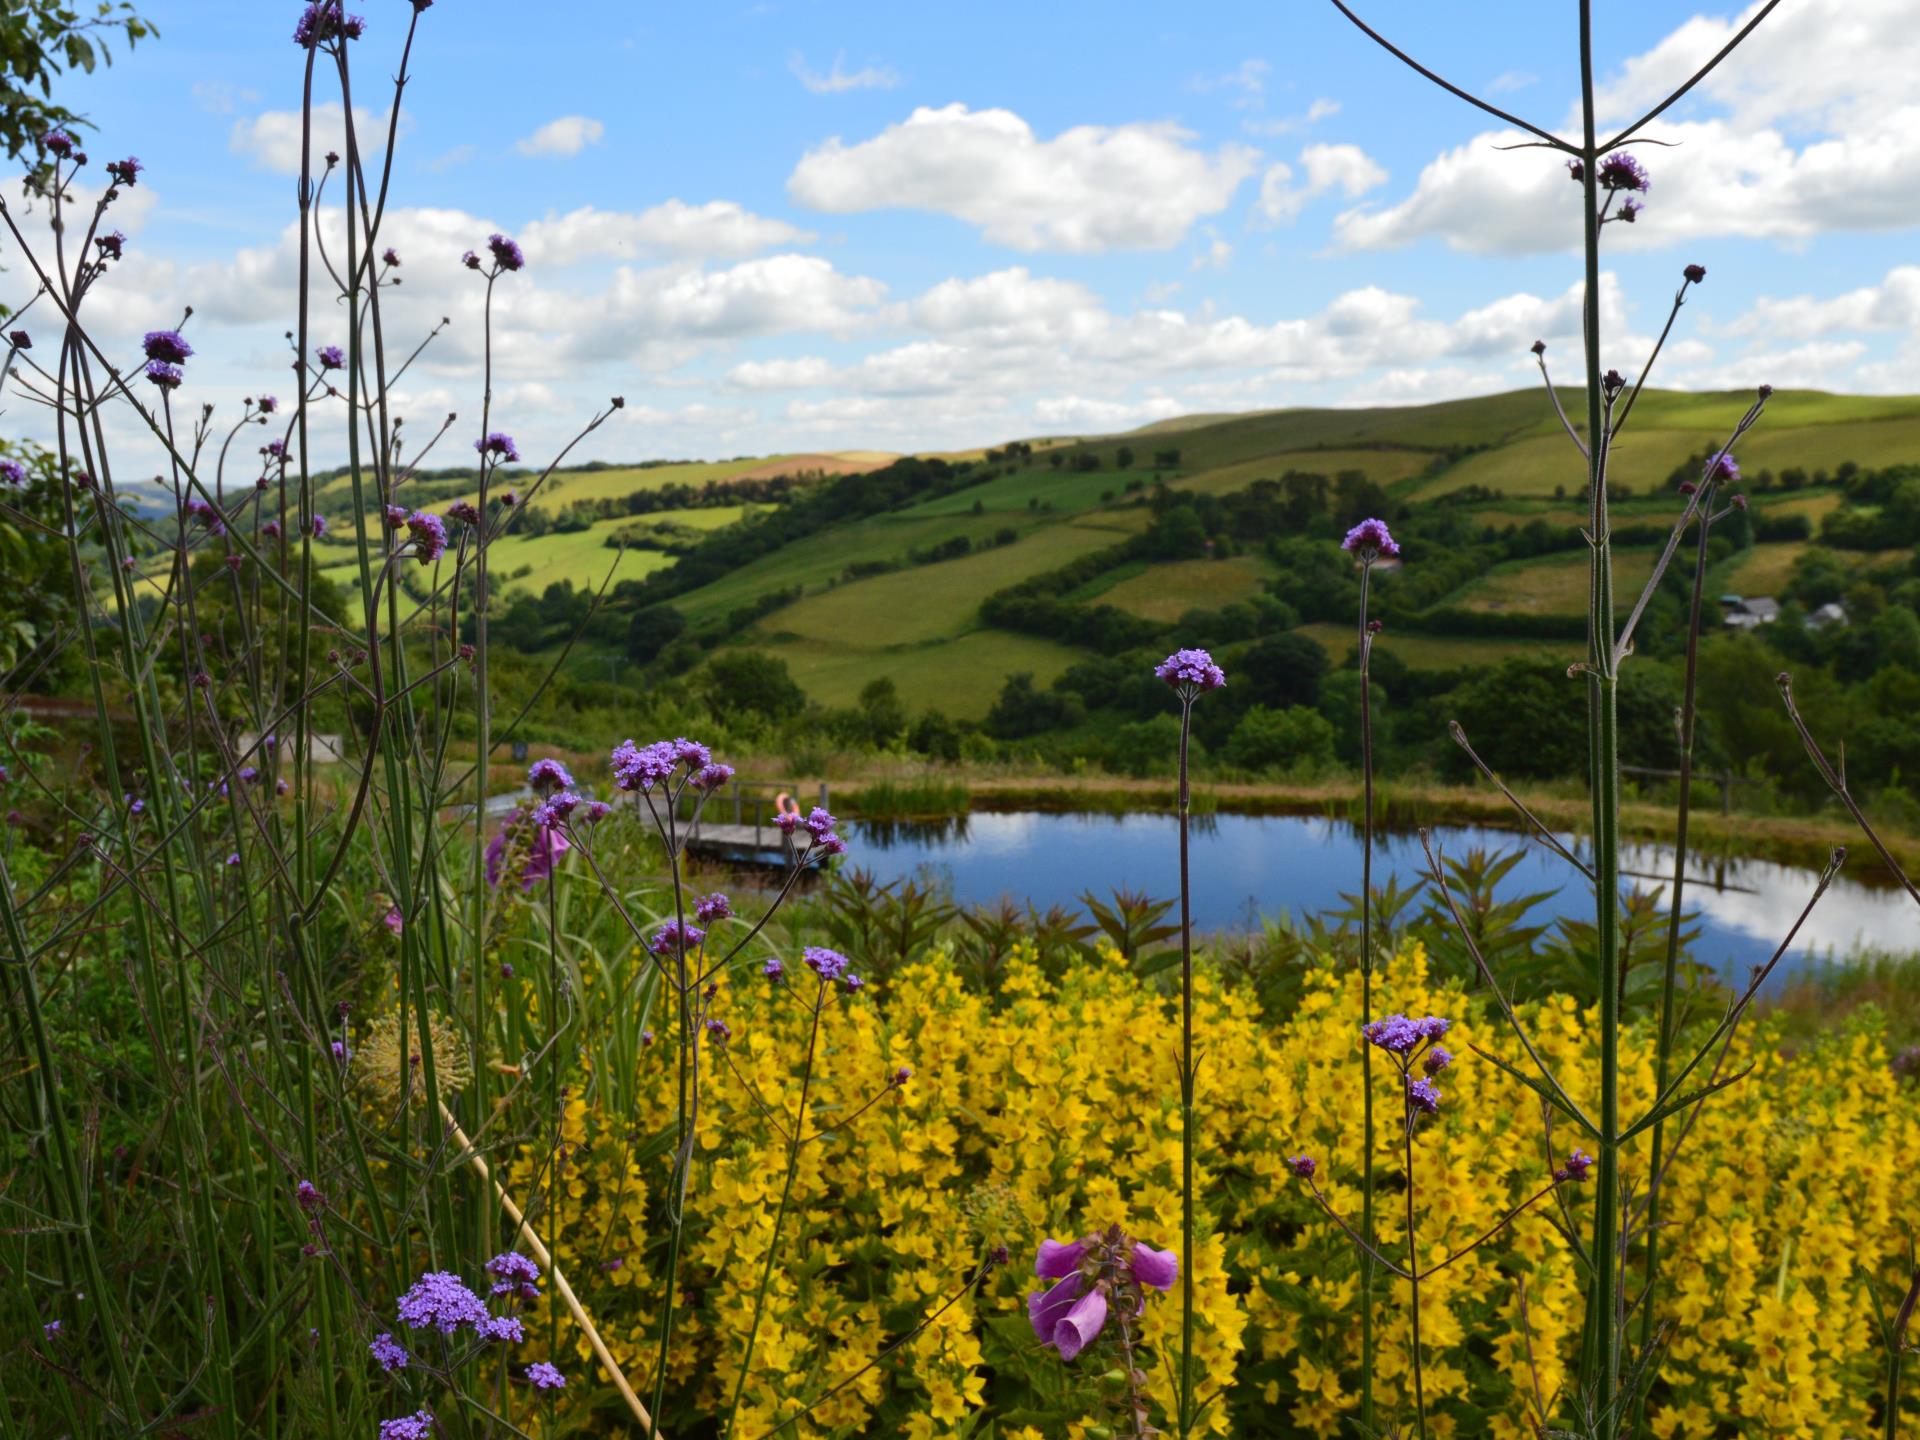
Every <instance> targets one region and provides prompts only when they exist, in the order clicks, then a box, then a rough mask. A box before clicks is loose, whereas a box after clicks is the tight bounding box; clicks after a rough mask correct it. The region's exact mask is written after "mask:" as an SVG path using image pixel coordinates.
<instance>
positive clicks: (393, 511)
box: [380, 505, 407, 530]
mask: <svg viewBox="0 0 1920 1440" xmlns="http://www.w3.org/2000/svg"><path fill="white" fill-rule="evenodd" d="M380 518H381V519H382V520H383V521H384V522H386V527H387V529H389V530H398V529H399V528H400V527H401V526H403V525H405V524H406V523H407V512H406V511H405V510H404V509H402V508H401V507H400V506H398V505H387V506H383V507H382V508H381V511H380Z"/></svg>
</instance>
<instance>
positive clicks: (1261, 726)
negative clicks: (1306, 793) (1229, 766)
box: [1226, 705, 1333, 770]
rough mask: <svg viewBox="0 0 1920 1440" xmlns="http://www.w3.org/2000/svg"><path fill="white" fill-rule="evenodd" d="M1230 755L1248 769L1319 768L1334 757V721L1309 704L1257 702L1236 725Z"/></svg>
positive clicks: (1330, 761)
mask: <svg viewBox="0 0 1920 1440" xmlns="http://www.w3.org/2000/svg"><path fill="white" fill-rule="evenodd" d="M1226 758H1227V759H1228V760H1230V761H1231V762H1233V763H1234V764H1235V765H1238V766H1241V767H1243V768H1245V769H1248V770H1312V769H1316V768H1318V767H1320V766H1323V765H1328V764H1331V763H1332V761H1333V725H1332V723H1331V722H1330V721H1329V720H1328V719H1327V718H1326V717H1325V716H1324V715H1322V714H1321V713H1320V712H1319V711H1318V710H1313V709H1310V708H1308V707H1307V706H1305V705H1289V706H1287V707H1285V708H1284V709H1279V710H1275V709H1272V708H1271V707H1269V706H1266V705H1256V706H1254V707H1253V708H1252V709H1251V710H1249V711H1247V713H1246V714H1245V715H1243V716H1241V717H1240V723H1239V724H1238V725H1236V726H1234V727H1233V738H1232V739H1230V740H1229V741H1228V742H1227V747H1226Z"/></svg>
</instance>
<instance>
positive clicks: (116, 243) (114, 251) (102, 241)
mask: <svg viewBox="0 0 1920 1440" xmlns="http://www.w3.org/2000/svg"><path fill="white" fill-rule="evenodd" d="M93 243H94V245H95V247H96V248H97V249H98V250H99V251H100V258H101V259H102V260H118V259H119V258H120V257H121V256H122V255H124V254H125V253H126V249H127V237H126V236H124V235H122V234H121V233H120V232H119V231H118V230H109V231H108V232H107V233H106V234H104V235H96V236H95V237H94V240H93Z"/></svg>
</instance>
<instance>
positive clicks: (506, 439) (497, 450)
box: [473, 430, 520, 461]
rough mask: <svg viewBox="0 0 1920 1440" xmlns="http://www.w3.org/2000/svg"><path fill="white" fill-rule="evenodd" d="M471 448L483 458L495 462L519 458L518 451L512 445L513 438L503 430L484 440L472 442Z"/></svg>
mask: <svg viewBox="0 0 1920 1440" xmlns="http://www.w3.org/2000/svg"><path fill="white" fill-rule="evenodd" d="M473 448H474V449H475V450H476V451H477V452H478V453H479V454H481V455H483V456H489V455H490V456H492V457H493V459H494V460H495V461H502V460H518V459H519V458H520V451H519V449H518V447H516V446H515V445H514V443H513V437H512V436H511V435H509V434H507V433H506V431H504V430H495V431H493V432H492V433H491V434H489V435H488V436H487V437H486V439H484V440H476V441H474V442H473Z"/></svg>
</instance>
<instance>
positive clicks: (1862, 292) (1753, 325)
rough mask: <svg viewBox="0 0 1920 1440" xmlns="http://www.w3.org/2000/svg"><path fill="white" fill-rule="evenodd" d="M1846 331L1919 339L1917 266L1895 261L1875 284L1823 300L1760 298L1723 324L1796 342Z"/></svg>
mask: <svg viewBox="0 0 1920 1440" xmlns="http://www.w3.org/2000/svg"><path fill="white" fill-rule="evenodd" d="M1845 330H1899V331H1905V332H1907V333H1909V334H1912V335H1914V336H1916V337H1920V265H1896V266H1895V267H1894V268H1893V269H1892V270H1889V271H1888V272H1887V276H1886V279H1884V280H1883V281H1881V282H1880V284H1878V285H1865V286H1862V287H1861V288H1860V289H1858V290H1849V291H1848V292H1846V293H1845V294H1844V295H1835V296H1832V297H1830V298H1828V299H1825V300H1820V299H1816V298H1814V297H1813V296H1811V295H1796V296H1792V297H1789V298H1784V299H1775V298H1772V297H1762V298H1761V299H1759V300H1757V301H1755V302H1754V305H1753V308H1752V309H1751V310H1750V311H1748V312H1747V314H1745V315H1743V316H1741V317H1740V318H1739V319H1738V320H1736V321H1734V322H1733V323H1732V324H1731V325H1729V326H1728V327H1727V331H1728V333H1729V334H1733V335H1766V336H1777V337H1785V338H1790V339H1798V340H1806V339H1812V338H1813V337H1815V336H1818V335H1830V334H1833V333H1834V332H1836V331H1845ZM1917 378H1920V377H1917Z"/></svg>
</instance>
